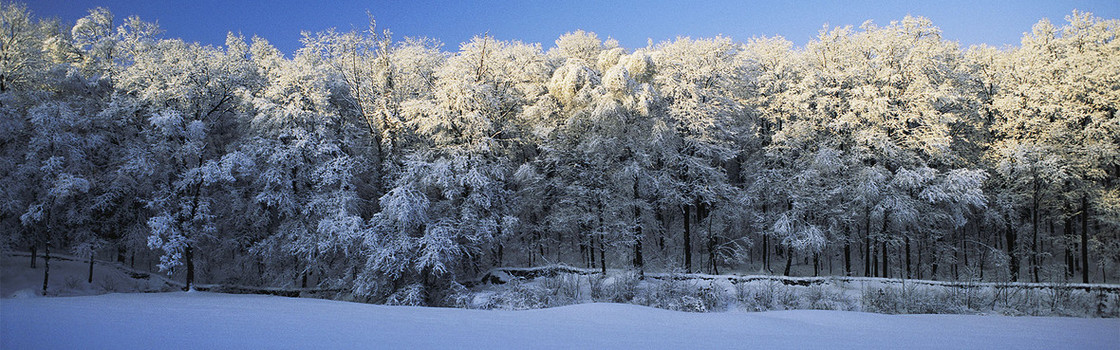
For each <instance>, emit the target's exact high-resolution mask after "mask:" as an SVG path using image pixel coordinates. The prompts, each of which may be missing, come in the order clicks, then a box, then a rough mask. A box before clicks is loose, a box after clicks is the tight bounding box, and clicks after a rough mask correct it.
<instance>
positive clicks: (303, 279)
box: [299, 271, 307, 288]
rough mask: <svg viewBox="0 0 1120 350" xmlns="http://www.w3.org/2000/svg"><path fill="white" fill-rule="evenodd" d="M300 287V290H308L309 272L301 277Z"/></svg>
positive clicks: (305, 272)
mask: <svg viewBox="0 0 1120 350" xmlns="http://www.w3.org/2000/svg"><path fill="white" fill-rule="evenodd" d="M299 287H300V288H307V271H304V272H303V276H300V279H299Z"/></svg>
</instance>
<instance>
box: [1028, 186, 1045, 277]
mask: <svg viewBox="0 0 1120 350" xmlns="http://www.w3.org/2000/svg"><path fill="white" fill-rule="evenodd" d="M1041 186H1042V185H1041V184H1040V183H1039V182H1038V179H1037V178H1036V179H1035V182H1034V195H1033V196H1031V259H1030V261H1031V275H1032V276H1031V277H1033V278H1034V280H1033V281H1034V283H1038V264H1039V261H1038V200H1039V199H1038V197H1039V191H1040V189H1039V188H1040V187H1041Z"/></svg>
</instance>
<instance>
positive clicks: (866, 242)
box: [863, 208, 871, 277]
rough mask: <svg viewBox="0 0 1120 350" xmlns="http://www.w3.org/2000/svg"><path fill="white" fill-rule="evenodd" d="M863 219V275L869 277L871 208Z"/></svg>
mask: <svg viewBox="0 0 1120 350" xmlns="http://www.w3.org/2000/svg"><path fill="white" fill-rule="evenodd" d="M863 219H864V220H863V231H864V232H863V247H864V250H863V277H871V208H867V213H866V215H864V216H863Z"/></svg>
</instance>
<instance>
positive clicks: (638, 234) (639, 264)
mask: <svg viewBox="0 0 1120 350" xmlns="http://www.w3.org/2000/svg"><path fill="white" fill-rule="evenodd" d="M634 200H635V201H637V200H638V180H637V179H636V178H635V179H634ZM641 220H642V208H641V207H639V206H637V205H635V206H634V269H636V270H638V277H639V278H641V277H644V276H645V262H644V261H642V223H641Z"/></svg>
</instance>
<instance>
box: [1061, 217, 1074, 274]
mask: <svg viewBox="0 0 1120 350" xmlns="http://www.w3.org/2000/svg"><path fill="white" fill-rule="evenodd" d="M1062 228H1063V230H1062V234H1063V235H1065V236H1066V240H1065V241H1066V244H1065V245H1066V278H1073V249H1070V246H1071V245H1073V239H1074V238H1073V237H1074V234H1073V216H1072V215H1070V216H1067V217H1066V220H1065V225H1064V226H1063V227H1062Z"/></svg>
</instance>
